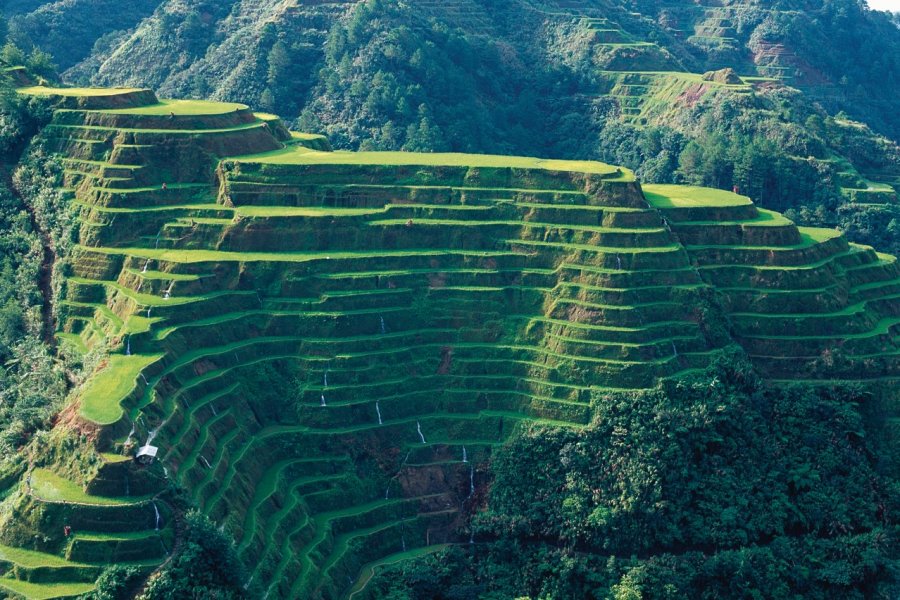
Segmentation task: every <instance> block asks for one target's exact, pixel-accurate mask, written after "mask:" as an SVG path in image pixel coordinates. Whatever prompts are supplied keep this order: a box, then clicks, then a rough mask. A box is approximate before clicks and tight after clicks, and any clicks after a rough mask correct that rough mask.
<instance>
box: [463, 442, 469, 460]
mask: <svg viewBox="0 0 900 600" xmlns="http://www.w3.org/2000/svg"><path fill="white" fill-rule="evenodd" d="M463 462H464V463H467V462H469V455H468V454H466V447H465V446H463Z"/></svg>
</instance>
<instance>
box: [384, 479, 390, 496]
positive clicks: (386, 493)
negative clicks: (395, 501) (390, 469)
mask: <svg viewBox="0 0 900 600" xmlns="http://www.w3.org/2000/svg"><path fill="white" fill-rule="evenodd" d="M390 497H391V482H390V481H389V482H388V485H387V487H386V488H384V499H385V500H387V499H389V498H390Z"/></svg>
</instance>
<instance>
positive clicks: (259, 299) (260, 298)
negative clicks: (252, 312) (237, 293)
mask: <svg viewBox="0 0 900 600" xmlns="http://www.w3.org/2000/svg"><path fill="white" fill-rule="evenodd" d="M256 301H257V302H259V305H260V307H262V305H263V301H262V296H260V295H259V290H256Z"/></svg>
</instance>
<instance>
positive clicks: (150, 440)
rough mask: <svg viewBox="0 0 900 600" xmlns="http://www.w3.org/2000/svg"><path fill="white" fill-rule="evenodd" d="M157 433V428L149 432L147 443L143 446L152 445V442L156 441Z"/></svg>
mask: <svg viewBox="0 0 900 600" xmlns="http://www.w3.org/2000/svg"><path fill="white" fill-rule="evenodd" d="M160 427H162V425H160ZM157 433H159V427H157V428H156V429H154V430H153V431H151V432H150V435H149V436H148V437H147V443H146V444H144V445H145V446H149V445H150V444H152V443H153V440H155V439H156V434H157Z"/></svg>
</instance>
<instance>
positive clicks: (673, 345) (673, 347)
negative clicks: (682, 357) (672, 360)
mask: <svg viewBox="0 0 900 600" xmlns="http://www.w3.org/2000/svg"><path fill="white" fill-rule="evenodd" d="M672 355H673V356H676V357H677V356H678V348H676V347H675V342H674V341H673V342H672Z"/></svg>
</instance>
